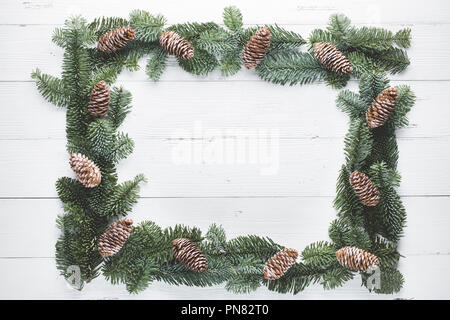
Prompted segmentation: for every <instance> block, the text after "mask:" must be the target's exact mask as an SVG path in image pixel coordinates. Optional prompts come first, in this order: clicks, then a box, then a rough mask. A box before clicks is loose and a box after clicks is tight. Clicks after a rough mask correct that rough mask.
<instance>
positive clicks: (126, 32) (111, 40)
mask: <svg viewBox="0 0 450 320" xmlns="http://www.w3.org/2000/svg"><path fill="white" fill-rule="evenodd" d="M134 35H135V30H134V29H133V28H131V27H129V26H125V27H121V28H117V29H113V30H110V31H108V32H107V33H105V34H103V35H102V36H101V37H100V39H99V40H98V43H97V49H98V50H100V51H103V52H106V53H112V52H114V51H117V50H120V49H122V48H124V47H125V46H126V45H127V44H128V42H130V41H131V40H133V39H134Z"/></svg>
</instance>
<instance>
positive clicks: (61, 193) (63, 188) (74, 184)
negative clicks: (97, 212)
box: [56, 177, 85, 207]
mask: <svg viewBox="0 0 450 320" xmlns="http://www.w3.org/2000/svg"><path fill="white" fill-rule="evenodd" d="M56 191H57V192H58V197H59V198H60V199H61V201H62V202H63V203H65V204H73V205H76V206H78V207H82V206H83V203H84V199H85V188H84V186H83V185H82V184H81V183H80V182H79V181H78V180H75V179H72V178H69V177H61V178H59V179H58V180H57V181H56Z"/></svg>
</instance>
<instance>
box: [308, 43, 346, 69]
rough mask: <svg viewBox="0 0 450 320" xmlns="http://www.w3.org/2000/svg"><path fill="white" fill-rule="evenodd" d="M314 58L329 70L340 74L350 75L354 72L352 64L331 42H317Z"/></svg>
mask: <svg viewBox="0 0 450 320" xmlns="http://www.w3.org/2000/svg"><path fill="white" fill-rule="evenodd" d="M314 56H315V57H316V59H317V60H319V61H320V63H321V64H323V65H324V66H325V68H327V69H328V70H331V71H333V72H336V73H339V74H348V73H350V72H352V71H353V67H352V64H351V62H350V61H349V60H348V59H347V57H346V56H344V55H343V54H342V52H340V51H339V50H338V49H337V48H336V47H335V46H334V45H332V44H331V43H329V42H316V43H315V44H314Z"/></svg>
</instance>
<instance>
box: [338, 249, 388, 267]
mask: <svg viewBox="0 0 450 320" xmlns="http://www.w3.org/2000/svg"><path fill="white" fill-rule="evenodd" d="M336 258H337V259H338V261H339V263H340V264H341V266H343V267H344V268H347V269H350V270H354V271H366V270H367V269H369V268H370V267H372V266H378V265H379V264H380V261H379V260H378V258H377V257H376V256H375V255H373V254H371V253H369V252H367V251H364V250H362V249H359V248H357V247H343V248H341V249H339V250H338V251H336Z"/></svg>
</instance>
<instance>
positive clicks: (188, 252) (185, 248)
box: [172, 238, 207, 272]
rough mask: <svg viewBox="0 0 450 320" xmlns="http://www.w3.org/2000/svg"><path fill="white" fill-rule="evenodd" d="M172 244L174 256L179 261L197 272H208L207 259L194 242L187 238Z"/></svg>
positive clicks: (174, 241) (176, 240)
mask: <svg viewBox="0 0 450 320" xmlns="http://www.w3.org/2000/svg"><path fill="white" fill-rule="evenodd" d="M172 243H173V255H174V257H175V259H176V260H177V261H179V262H181V263H182V264H184V265H185V266H186V267H188V268H189V269H191V270H192V271H195V272H203V271H205V270H206V266H207V262H206V257H205V255H204V254H203V253H202V252H201V250H200V249H199V248H198V247H197V245H196V244H195V243H194V242H192V241H191V240H189V239H186V238H178V239H175V240H173V242H172Z"/></svg>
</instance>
